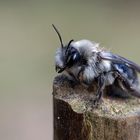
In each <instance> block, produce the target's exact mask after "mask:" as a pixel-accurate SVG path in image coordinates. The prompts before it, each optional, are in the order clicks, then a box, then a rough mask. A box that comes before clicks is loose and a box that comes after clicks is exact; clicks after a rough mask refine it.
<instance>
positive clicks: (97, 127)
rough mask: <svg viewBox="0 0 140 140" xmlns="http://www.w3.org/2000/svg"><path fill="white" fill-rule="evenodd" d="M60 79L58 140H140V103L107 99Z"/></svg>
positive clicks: (57, 81) (57, 86) (55, 101)
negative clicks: (96, 99) (99, 99)
mask: <svg viewBox="0 0 140 140" xmlns="http://www.w3.org/2000/svg"><path fill="white" fill-rule="evenodd" d="M93 91H94V90H89V89H86V88H85V87H83V86H81V85H78V84H76V83H74V82H73V81H70V80H68V78H67V77H66V76H64V75H60V76H57V77H56V78H55V80H54V83H53V105H54V140H140V99H137V98H133V99H132V98H131V99H120V98H111V97H110V98H109V97H104V98H103V102H102V103H101V104H100V105H99V107H97V108H94V106H93V99H94V97H95V96H94V93H95V92H93Z"/></svg>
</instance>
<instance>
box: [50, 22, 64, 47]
mask: <svg viewBox="0 0 140 140" xmlns="http://www.w3.org/2000/svg"><path fill="white" fill-rule="evenodd" d="M52 26H53V28H54V30H55V31H56V33H57V35H58V37H59V40H60V43H61V47H62V48H63V47H64V45H63V41H62V38H61V35H60V33H59V31H58V29H57V28H56V27H55V26H54V24H52Z"/></svg>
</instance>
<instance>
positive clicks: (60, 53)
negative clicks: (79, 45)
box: [52, 25, 80, 73]
mask: <svg viewBox="0 0 140 140" xmlns="http://www.w3.org/2000/svg"><path fill="white" fill-rule="evenodd" d="M52 26H53V28H54V30H55V31H56V33H57V34H58V37H59V40H60V43H61V48H59V49H58V50H57V51H56V56H55V68H56V71H57V72H58V73H61V72H63V71H64V70H65V69H67V68H70V67H72V66H73V65H75V64H76V63H77V62H78V61H79V59H80V53H79V52H78V50H77V49H76V48H74V47H73V46H72V43H73V41H74V40H73V39H72V40H70V41H69V43H68V44H67V45H66V46H64V45H63V41H62V38H61V35H60V33H59V31H58V30H57V28H56V27H55V26H54V25H52Z"/></svg>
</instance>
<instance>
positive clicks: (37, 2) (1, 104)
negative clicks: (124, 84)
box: [0, 0, 140, 140]
mask: <svg viewBox="0 0 140 140" xmlns="http://www.w3.org/2000/svg"><path fill="white" fill-rule="evenodd" d="M139 7H140V3H139V2H138V1H135V0H134V1H132V0H104V1H103V0H102V1H101V0H86V1H84V0H71V1H70V0H69V1H68V0H24V1H20V0H17V1H16V0H15V1H14V0H11V1H10V0H9V1H8V0H5V1H0V139H1V140H46V139H47V140H51V139H52V135H53V119H52V118H53V115H52V114H53V113H52V81H53V78H54V77H55V75H56V73H55V69H54V55H55V51H56V48H57V47H59V46H60V42H59V40H58V37H57V35H56V33H55V32H54V30H53V29H52V27H51V24H52V23H53V24H55V25H56V26H57V28H58V29H59V30H60V32H61V34H62V36H63V40H64V42H65V43H67V42H68V41H69V40H70V39H75V40H80V39H89V40H93V41H96V42H99V43H101V46H104V47H106V48H108V49H111V51H113V52H115V53H118V54H120V55H122V56H124V57H126V58H129V59H131V60H133V61H135V62H137V63H138V64H140V60H139V59H140V8H139Z"/></svg>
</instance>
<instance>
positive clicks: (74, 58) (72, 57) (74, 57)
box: [67, 51, 80, 67]
mask: <svg viewBox="0 0 140 140" xmlns="http://www.w3.org/2000/svg"><path fill="white" fill-rule="evenodd" d="M78 61H80V54H79V52H78V51H74V52H71V53H70V54H69V56H68V58H67V66H68V67H71V66H72V65H74V64H75V63H77V62H78Z"/></svg>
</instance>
